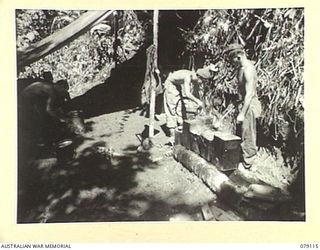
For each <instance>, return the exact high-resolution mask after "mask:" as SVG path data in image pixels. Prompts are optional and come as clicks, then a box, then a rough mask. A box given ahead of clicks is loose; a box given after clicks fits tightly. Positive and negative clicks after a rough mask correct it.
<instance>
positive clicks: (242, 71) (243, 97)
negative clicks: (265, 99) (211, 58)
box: [226, 44, 261, 169]
mask: <svg viewBox="0 0 320 250" xmlns="http://www.w3.org/2000/svg"><path fill="white" fill-rule="evenodd" d="M226 53H227V55H228V57H229V60H230V62H231V64H232V65H233V66H234V67H235V69H236V71H237V80H238V90H239V97H240V105H239V114H238V117H237V123H241V124H242V126H241V127H242V135H241V136H242V143H241V148H242V154H243V155H242V156H243V162H242V164H243V166H244V167H245V168H247V169H249V168H250V167H251V166H252V165H253V163H254V160H255V157H256V154H257V146H256V139H257V130H256V118H258V117H259V116H260V115H261V103H260V101H259V100H258V96H257V91H256V88H257V82H258V77H257V71H256V69H255V66H254V64H253V63H252V61H250V60H249V59H248V58H247V57H246V54H245V52H244V49H243V47H242V46H241V45H240V44H230V45H229V46H228V47H227V49H226Z"/></svg>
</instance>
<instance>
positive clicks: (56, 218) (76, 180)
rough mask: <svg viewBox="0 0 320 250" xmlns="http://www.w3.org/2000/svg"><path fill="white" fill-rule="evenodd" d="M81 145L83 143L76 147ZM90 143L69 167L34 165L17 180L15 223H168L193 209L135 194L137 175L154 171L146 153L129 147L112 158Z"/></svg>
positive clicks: (44, 162)
mask: <svg viewBox="0 0 320 250" xmlns="http://www.w3.org/2000/svg"><path fill="white" fill-rule="evenodd" d="M79 144H81V143H79ZM103 146H104V142H93V143H92V144H91V145H90V146H89V147H86V148H85V149H83V150H82V151H81V152H80V153H79V155H78V156H77V157H76V159H75V160H74V161H72V162H70V163H68V164H61V163H59V162H57V160H56V158H54V157H52V158H45V159H38V160H35V161H33V163H32V164H30V165H29V166H28V168H27V169H26V171H24V177H23V178H20V180H19V197H18V223H38V222H42V223H45V222H47V223H48V222H98V221H145V220H153V221H156V220H169V218H170V215H172V214H173V213H175V212H179V211H180V209H183V211H190V213H194V211H195V209H196V208H195V207H192V206H190V207H189V206H187V205H171V204H169V203H167V202H166V201H164V200H161V199H159V197H154V196H153V195H150V194H148V193H147V192H143V193H141V192H140V193H138V192H134V191H132V190H134V188H135V187H137V185H138V183H137V181H136V179H135V178H136V175H137V174H138V173H139V172H141V171H146V170H147V169H148V168H157V167H158V165H157V164H156V163H154V162H151V161H150V159H149V154H148V153H147V152H144V153H137V152H136V151H133V150H134V149H135V148H136V147H135V146H128V147H127V148H126V149H125V150H124V153H125V154H124V155H123V156H119V157H116V158H115V157H114V158H112V159H111V158H110V157H108V155H106V154H104V153H103V152H101V151H99V150H98V148H99V147H100V148H101V147H103Z"/></svg>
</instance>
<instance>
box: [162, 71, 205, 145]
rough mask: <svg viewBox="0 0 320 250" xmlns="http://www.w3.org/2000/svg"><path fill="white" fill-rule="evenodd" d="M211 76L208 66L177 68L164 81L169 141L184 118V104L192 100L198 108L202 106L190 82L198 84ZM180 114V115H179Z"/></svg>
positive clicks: (186, 104)
mask: <svg viewBox="0 0 320 250" xmlns="http://www.w3.org/2000/svg"><path fill="white" fill-rule="evenodd" d="M210 77H211V73H210V70H209V68H202V69H198V70H197V72H194V71H190V70H185V69H182V70H178V71H175V72H172V73H170V74H169V76H168V77H167V79H166V81H165V83H164V111H165V114H166V120H167V127H168V129H169V131H170V137H171V140H170V141H171V142H172V140H173V136H174V130H175V128H176V127H177V126H178V124H181V123H182V120H183V119H185V118H186V117H185V115H186V114H185V110H186V106H188V104H191V103H186V102H190V101H191V102H193V104H195V105H197V107H198V108H202V107H203V103H202V101H201V100H199V99H198V98H196V97H195V96H194V95H193V94H192V93H191V84H192V83H193V84H200V83H201V82H202V79H208V78H210ZM179 114H181V115H182V117H181V115H179Z"/></svg>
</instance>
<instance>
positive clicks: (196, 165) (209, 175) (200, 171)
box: [173, 145, 229, 193]
mask: <svg viewBox="0 0 320 250" xmlns="http://www.w3.org/2000/svg"><path fill="white" fill-rule="evenodd" d="M173 154H174V158H175V159H176V160H177V161H179V162H180V163H182V165H183V166H184V167H186V168H187V169H188V170H190V171H191V172H193V173H194V174H195V175H196V176H198V177H199V178H200V179H201V180H202V181H203V182H204V183H205V184H207V185H208V186H209V188H210V189H212V190H213V191H214V192H216V193H220V191H221V187H222V184H223V183H225V182H227V181H228V180H229V178H228V177H227V176H226V175H225V174H223V173H221V172H220V171H218V170H217V169H216V168H215V167H214V166H213V165H212V164H210V163H209V162H207V161H206V160H204V159H203V158H201V157H200V156H199V155H197V154H195V153H193V152H192V151H190V150H187V149H186V148H185V147H183V146H181V145H176V146H175V147H174V152H173Z"/></svg>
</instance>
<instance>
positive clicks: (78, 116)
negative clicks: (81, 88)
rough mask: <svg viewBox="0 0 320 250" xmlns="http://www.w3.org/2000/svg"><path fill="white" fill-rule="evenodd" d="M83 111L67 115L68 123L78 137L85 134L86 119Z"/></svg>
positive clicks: (75, 111) (71, 112) (74, 111)
mask: <svg viewBox="0 0 320 250" xmlns="http://www.w3.org/2000/svg"><path fill="white" fill-rule="evenodd" d="M82 114H83V112H82V111H81V110H73V111H70V112H68V114H67V117H68V118H67V123H68V127H69V129H70V131H71V132H72V133H74V134H76V135H82V134H83V133H84V132H85V125H84V119H83V117H82Z"/></svg>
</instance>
